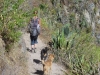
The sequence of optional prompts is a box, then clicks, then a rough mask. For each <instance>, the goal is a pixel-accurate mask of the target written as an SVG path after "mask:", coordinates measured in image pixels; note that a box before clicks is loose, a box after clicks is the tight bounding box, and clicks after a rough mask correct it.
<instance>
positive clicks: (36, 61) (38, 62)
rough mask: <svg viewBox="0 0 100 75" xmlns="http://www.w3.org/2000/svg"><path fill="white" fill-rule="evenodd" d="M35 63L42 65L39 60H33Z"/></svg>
mask: <svg viewBox="0 0 100 75" xmlns="http://www.w3.org/2000/svg"><path fill="white" fill-rule="evenodd" d="M33 62H35V63H37V64H41V61H40V60H38V59H33Z"/></svg>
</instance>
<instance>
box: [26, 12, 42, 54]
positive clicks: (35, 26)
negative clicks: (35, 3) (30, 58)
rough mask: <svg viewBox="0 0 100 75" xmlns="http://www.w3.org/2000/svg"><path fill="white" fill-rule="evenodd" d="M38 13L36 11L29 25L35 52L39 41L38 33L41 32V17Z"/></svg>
mask: <svg viewBox="0 0 100 75" xmlns="http://www.w3.org/2000/svg"><path fill="white" fill-rule="evenodd" d="M37 14H38V12H37V11H34V13H33V15H34V16H33V17H32V19H31V21H30V23H29V25H28V28H29V32H30V40H31V52H32V51H33V50H34V53H36V51H35V49H36V46H37V43H38V41H37V39H38V35H39V34H40V19H39V18H38V16H37Z"/></svg>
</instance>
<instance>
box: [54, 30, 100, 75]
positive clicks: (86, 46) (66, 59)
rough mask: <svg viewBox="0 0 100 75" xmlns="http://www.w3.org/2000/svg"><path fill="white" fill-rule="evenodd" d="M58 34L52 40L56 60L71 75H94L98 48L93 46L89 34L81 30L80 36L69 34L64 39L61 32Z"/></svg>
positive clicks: (96, 67) (99, 53) (97, 60)
mask: <svg viewBox="0 0 100 75" xmlns="http://www.w3.org/2000/svg"><path fill="white" fill-rule="evenodd" d="M58 33H59V34H58ZM58 33H57V34H56V35H55V37H54V38H53V43H54V44H53V45H54V53H55V56H56V60H60V61H61V62H63V63H64V64H65V65H66V66H67V67H69V68H68V69H70V71H71V75H92V74H94V75H96V74H97V73H98V70H97V69H98V65H97V64H98V62H100V58H99V57H100V47H97V46H96V45H95V43H94V38H92V36H91V34H90V33H86V32H85V31H84V30H82V32H81V33H80V34H77V33H75V32H70V33H69V34H68V36H67V37H65V35H64V34H63V33H62V32H61V33H60V32H58ZM69 75H70V74H69Z"/></svg>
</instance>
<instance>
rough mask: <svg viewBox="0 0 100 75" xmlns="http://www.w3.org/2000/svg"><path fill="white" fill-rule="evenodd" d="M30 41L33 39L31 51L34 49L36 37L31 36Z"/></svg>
mask: <svg viewBox="0 0 100 75" xmlns="http://www.w3.org/2000/svg"><path fill="white" fill-rule="evenodd" d="M30 39H31V51H32V50H33V49H34V45H35V44H34V37H33V36H31V35H30Z"/></svg>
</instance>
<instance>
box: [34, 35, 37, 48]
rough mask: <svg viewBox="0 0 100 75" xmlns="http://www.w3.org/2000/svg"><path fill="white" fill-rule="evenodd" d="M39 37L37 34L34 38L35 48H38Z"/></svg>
mask: <svg viewBox="0 0 100 75" xmlns="http://www.w3.org/2000/svg"><path fill="white" fill-rule="evenodd" d="M37 38H38V36H35V39H34V48H35V49H36V47H37V43H38V41H37Z"/></svg>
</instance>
